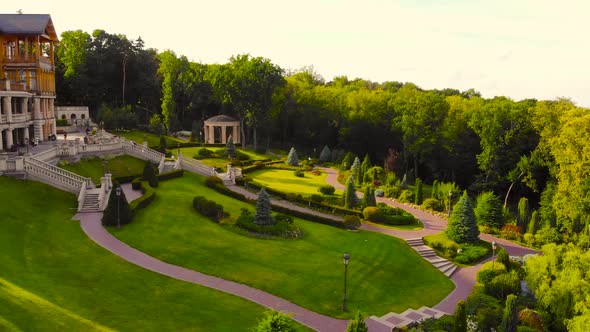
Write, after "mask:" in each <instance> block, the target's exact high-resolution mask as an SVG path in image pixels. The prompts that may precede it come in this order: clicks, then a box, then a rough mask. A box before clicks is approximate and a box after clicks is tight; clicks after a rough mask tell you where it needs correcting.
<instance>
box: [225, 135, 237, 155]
mask: <svg viewBox="0 0 590 332" xmlns="http://www.w3.org/2000/svg"><path fill="white" fill-rule="evenodd" d="M225 154H226V155H227V157H228V158H229V159H234V158H235V157H236V145H235V144H234V139H233V138H232V137H231V135H230V136H229V137H228V139H227V143H225Z"/></svg>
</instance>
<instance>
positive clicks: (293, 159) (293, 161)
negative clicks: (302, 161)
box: [287, 148, 299, 166]
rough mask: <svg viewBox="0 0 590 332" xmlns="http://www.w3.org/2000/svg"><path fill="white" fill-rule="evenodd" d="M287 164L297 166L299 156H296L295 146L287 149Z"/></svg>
mask: <svg viewBox="0 0 590 332" xmlns="http://www.w3.org/2000/svg"><path fill="white" fill-rule="evenodd" d="M287 165H289V166H299V158H297V151H296V150H295V148H291V151H289V155H288V156H287Z"/></svg>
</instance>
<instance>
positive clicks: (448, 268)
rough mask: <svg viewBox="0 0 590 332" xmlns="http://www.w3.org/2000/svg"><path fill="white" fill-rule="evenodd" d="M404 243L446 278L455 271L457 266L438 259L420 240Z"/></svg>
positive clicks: (410, 240)
mask: <svg viewBox="0 0 590 332" xmlns="http://www.w3.org/2000/svg"><path fill="white" fill-rule="evenodd" d="M406 242H407V243H408V244H409V245H410V247H412V248H414V250H416V251H417V252H418V254H419V255H420V256H422V258H424V259H425V260H427V261H429V262H430V263H431V264H432V265H434V266H435V267H436V268H437V269H438V270H439V271H440V272H442V273H444V274H445V275H446V276H447V277H449V278H450V277H451V275H453V273H454V272H455V270H457V265H455V264H453V263H452V262H450V261H449V260H446V259H444V258H441V257H439V256H438V255H437V254H436V251H434V250H432V249H430V248H429V247H427V246H426V245H425V244H424V241H423V240H422V238H415V239H408V240H406Z"/></svg>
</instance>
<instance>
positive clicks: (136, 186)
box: [131, 178, 141, 190]
mask: <svg viewBox="0 0 590 332" xmlns="http://www.w3.org/2000/svg"><path fill="white" fill-rule="evenodd" d="M131 189H133V190H140V189H141V178H135V179H133V181H131Z"/></svg>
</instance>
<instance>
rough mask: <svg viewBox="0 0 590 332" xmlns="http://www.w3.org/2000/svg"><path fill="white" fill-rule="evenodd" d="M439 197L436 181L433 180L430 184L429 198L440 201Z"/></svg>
mask: <svg viewBox="0 0 590 332" xmlns="http://www.w3.org/2000/svg"><path fill="white" fill-rule="evenodd" d="M439 196H440V195H439V194H438V180H434V182H432V191H431V192H430V198H434V199H440V197H439Z"/></svg>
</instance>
